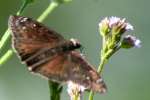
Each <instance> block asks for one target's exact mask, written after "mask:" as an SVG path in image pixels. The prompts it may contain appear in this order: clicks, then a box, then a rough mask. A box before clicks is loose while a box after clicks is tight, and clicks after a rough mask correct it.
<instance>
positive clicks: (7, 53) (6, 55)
mask: <svg viewBox="0 0 150 100" xmlns="http://www.w3.org/2000/svg"><path fill="white" fill-rule="evenodd" d="M12 54H13V51H12V50H11V49H10V50H8V51H7V52H6V53H5V54H4V56H2V57H1V59H0V66H2V65H3V64H4V63H5V62H6V61H7V60H8V59H9V58H10V56H12Z"/></svg>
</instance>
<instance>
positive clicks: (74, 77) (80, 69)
mask: <svg viewBox="0 0 150 100" xmlns="http://www.w3.org/2000/svg"><path fill="white" fill-rule="evenodd" d="M9 27H10V29H11V31H12V40H13V47H14V49H15V50H16V52H17V54H18V55H19V57H20V59H21V61H22V62H23V63H25V64H26V65H27V66H28V69H29V71H31V72H33V73H37V74H40V75H43V76H45V77H47V78H48V79H49V80H52V81H56V82H60V83H62V82H68V81H72V82H74V83H77V84H80V85H82V86H84V87H85V88H86V89H87V90H93V91H95V92H100V93H103V92H105V91H106V85H105V83H104V81H103V80H102V78H101V76H99V74H98V73H97V72H96V70H95V69H94V68H93V66H92V65H90V64H89V63H88V62H87V61H86V60H85V58H84V57H83V56H82V55H81V53H80V52H79V51H76V50H75V49H78V48H80V47H81V44H80V43H79V41H77V40H76V39H70V40H65V39H64V38H63V37H62V36H61V35H59V34H58V33H56V32H55V31H52V30H51V29H48V28H47V27H45V26H44V25H42V24H41V23H39V22H37V21H35V20H32V19H31V18H27V17H22V16H10V18H9Z"/></svg>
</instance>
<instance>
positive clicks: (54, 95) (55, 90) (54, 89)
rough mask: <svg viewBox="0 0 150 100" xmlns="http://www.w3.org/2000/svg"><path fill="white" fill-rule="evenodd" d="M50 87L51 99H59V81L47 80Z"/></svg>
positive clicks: (60, 88) (60, 89) (60, 87)
mask: <svg viewBox="0 0 150 100" xmlns="http://www.w3.org/2000/svg"><path fill="white" fill-rule="evenodd" d="M48 82H49V89H50V98H51V100H60V93H61V92H62V88H63V87H62V86H61V85H60V84H59V83H56V82H53V81H50V80H49V81H48Z"/></svg>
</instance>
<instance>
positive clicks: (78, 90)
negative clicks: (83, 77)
mask: <svg viewBox="0 0 150 100" xmlns="http://www.w3.org/2000/svg"><path fill="white" fill-rule="evenodd" d="M67 83H68V89H67V91H68V94H69V96H70V98H71V100H74V98H76V97H75V96H77V97H78V99H77V100H80V99H81V96H82V93H83V92H84V91H85V89H86V88H85V87H84V86H82V85H79V84H76V83H74V82H72V81H68V82H67Z"/></svg>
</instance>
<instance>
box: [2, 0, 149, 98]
mask: <svg viewBox="0 0 150 100" xmlns="http://www.w3.org/2000/svg"><path fill="white" fill-rule="evenodd" d="M35 1H36V2H35V3H34V4H32V5H31V6H29V7H28V8H27V9H26V10H25V12H24V13H23V15H24V16H28V17H33V18H34V19H36V18H37V17H38V16H39V15H40V14H41V13H42V11H43V10H44V9H45V8H46V7H47V6H48V4H49V0H35ZM21 3H22V2H21V0H0V37H1V36H2V35H3V33H4V31H5V30H6V28H7V20H8V17H9V15H10V14H15V12H17V10H18V8H19V7H20V5H21ZM149 10H150V1H149V0H73V2H70V3H67V4H63V5H61V6H59V7H58V8H57V9H55V10H54V11H53V12H52V13H51V14H50V15H49V16H48V18H47V19H46V20H45V21H44V22H43V23H44V24H46V25H47V26H49V27H51V28H52V29H54V30H57V32H59V33H62V35H63V36H64V37H65V38H67V39H69V38H72V37H73V38H77V39H78V40H80V42H81V43H82V45H83V46H84V47H85V49H84V53H85V55H86V57H87V59H88V60H89V61H90V63H92V64H93V65H94V66H98V63H99V50H100V48H101V37H100V36H99V33H98V23H99V21H100V20H101V19H102V18H104V17H105V16H119V17H125V18H126V19H127V20H128V21H129V22H130V23H131V24H132V25H133V26H134V29H135V30H134V31H133V32H132V33H131V34H134V35H136V36H137V37H138V38H140V39H141V41H142V47H141V48H140V49H135V48H133V49H130V50H120V51H119V52H118V53H117V54H116V55H114V56H113V57H112V58H111V59H110V61H109V62H108V63H107V64H106V66H105V69H104V71H103V78H104V80H105V82H106V84H107V86H108V92H107V93H106V94H104V95H100V94H96V95H95V99H94V100H150V66H149V65H150V61H149V60H148V59H149V51H150V46H149V36H150V34H149V29H150V28H149V26H150V13H149ZM9 47H10V42H8V45H7V46H6V48H7V49H8V48H9ZM5 51H6V49H5V50H4V51H3V52H0V56H1V55H2V54H4V52H5ZM87 98H88V93H86V94H85V96H84V99H85V100H87ZM0 100H49V88H48V82H47V80H45V79H43V78H41V77H38V76H35V75H32V74H30V73H29V72H28V70H27V68H26V66H25V65H22V64H21V63H20V61H19V59H18V58H17V57H16V55H14V56H13V57H12V58H11V59H10V60H9V61H8V62H7V63H6V64H4V65H3V66H0ZM62 100H69V96H68V94H67V93H66V89H64V91H63V94H62Z"/></svg>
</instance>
